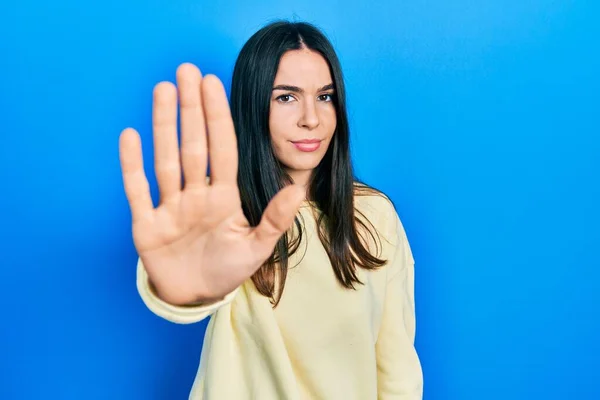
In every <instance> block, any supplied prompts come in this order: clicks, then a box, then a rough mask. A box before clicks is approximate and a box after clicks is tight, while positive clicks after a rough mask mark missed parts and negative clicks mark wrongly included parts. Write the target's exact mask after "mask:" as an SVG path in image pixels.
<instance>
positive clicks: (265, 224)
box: [251, 185, 306, 257]
mask: <svg viewBox="0 0 600 400" xmlns="http://www.w3.org/2000/svg"><path fill="white" fill-rule="evenodd" d="M305 197H306V191H305V189H304V188H303V187H302V186H299V185H289V186H287V187H286V188H284V189H282V190H281V191H280V192H279V193H277V194H276V195H275V197H273V199H271V201H270V202H269V204H268V205H267V208H266V209H265V212H264V213H263V215H262V218H261V220H260V223H259V224H258V226H257V227H256V228H255V229H254V231H253V232H252V236H253V237H252V238H251V239H252V240H253V241H254V246H255V248H256V250H257V253H258V254H261V255H264V256H265V257H268V255H269V254H271V252H272V251H273V249H274V248H275V245H276V244H277V241H278V240H279V238H280V237H281V235H283V233H285V232H286V231H287V230H288V229H289V228H290V227H291V226H292V223H293V222H294V217H295V216H296V213H297V212H298V208H299V207H300V204H301V203H302V201H303V200H304V198H305Z"/></svg>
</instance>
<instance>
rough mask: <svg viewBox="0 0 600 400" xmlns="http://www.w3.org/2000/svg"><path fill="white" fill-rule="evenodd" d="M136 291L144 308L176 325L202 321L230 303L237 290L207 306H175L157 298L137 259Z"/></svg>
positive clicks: (142, 265)
mask: <svg viewBox="0 0 600 400" xmlns="http://www.w3.org/2000/svg"><path fill="white" fill-rule="evenodd" d="M137 290H138V293H139V294H140V297H141V298H142V300H143V301H144V304H146V307H148V308H149V309H150V311H152V312H153V313H154V314H156V315H157V316H159V317H162V318H164V319H166V320H167V321H171V322H174V323H178V324H192V323H195V322H199V321H202V320H203V319H205V318H206V317H208V316H209V315H211V314H213V313H214V312H215V311H217V310H218V309H219V308H221V307H222V306H224V305H226V304H229V303H231V301H232V300H233V298H234V297H235V295H236V293H237V291H238V290H239V288H238V289H235V290H234V291H233V292H231V293H229V294H228V295H227V296H225V297H224V298H223V299H222V300H219V301H217V302H213V303H208V304H190V305H189V306H175V305H172V304H169V303H167V302H165V301H164V300H162V299H161V298H160V297H158V295H157V294H156V291H155V290H154V287H153V286H152V284H151V282H150V280H149V279H148V274H147V273H146V270H145V269H144V264H143V263H142V260H141V259H139V258H138V264H137Z"/></svg>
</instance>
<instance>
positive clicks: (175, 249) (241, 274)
mask: <svg viewBox="0 0 600 400" xmlns="http://www.w3.org/2000/svg"><path fill="white" fill-rule="evenodd" d="M176 77H177V87H176V86H175V85H173V84H172V83H168V82H161V83H158V84H157V85H156V87H155V88H154V99H153V113H152V120H153V137H154V162H155V173H156V179H157V183H158V187H159V193H160V200H159V204H158V206H157V207H154V205H153V203H152V198H151V196H150V190H149V184H148V179H147V178H146V175H145V173H144V166H143V158H142V145H141V139H140V136H139V134H138V132H137V131H135V130H134V129H132V128H127V129H125V130H124V131H123V132H122V133H121V136H120V139H119V153H120V161H121V169H122V173H123V183H124V187H125V193H126V195H127V199H128V202H129V205H130V209H131V214H132V232H133V240H134V244H135V247H136V249H137V252H138V254H139V256H140V258H141V260H142V263H143V265H144V267H145V269H146V271H147V273H148V276H149V278H150V281H151V282H152V284H153V285H154V287H155V289H156V292H157V294H158V296H159V297H160V298H162V299H163V300H164V301H166V302H168V303H171V304H175V305H184V304H189V303H192V302H197V301H207V302H211V301H216V300H218V299H221V298H223V297H224V296H225V295H227V294H228V293H230V292H232V291H233V290H234V289H235V288H237V287H238V286H239V285H241V284H242V283H243V282H244V281H245V280H246V279H248V278H249V277H251V276H252V274H253V273H254V272H255V271H256V270H257V269H258V268H259V267H260V266H261V265H262V264H263V263H264V261H265V260H266V259H267V258H268V257H269V256H270V254H271V252H272V251H273V249H274V247H275V245H276V243H277V240H278V239H279V238H280V237H281V235H282V234H283V233H284V232H285V231H286V230H287V229H289V228H290V227H291V225H292V223H293V220H294V216H295V215H296V212H297V211H298V208H299V206H300V204H301V202H302V201H303V199H304V198H305V191H304V189H303V188H301V187H300V186H297V185H291V186H288V187H286V188H285V189H283V190H281V191H280V192H279V193H278V194H277V195H276V196H275V197H274V198H273V199H272V200H271V202H270V203H269V205H268V207H267V209H266V210H265V212H264V214H263V216H262V219H261V222H260V224H259V225H258V226H257V227H255V228H254V227H251V226H250V225H249V223H248V221H247V219H246V218H245V216H244V213H243V211H242V206H241V201H240V195H239V189H238V186H237V171H238V153H237V141H236V135H235V130H234V125H233V121H232V118H231V112H230V109H229V104H228V102H227V97H226V94H225V90H224V88H223V85H222V83H221V81H220V80H219V79H218V78H217V77H216V76H214V75H207V76H206V77H204V78H203V77H202V76H201V73H200V71H199V70H198V68H196V67H195V66H194V65H192V64H188V63H185V64H182V65H181V66H179V68H178V69H177V74H176ZM178 100H179V108H180V124H181V144H179V143H178V139H177V109H178ZM205 127H207V128H208V134H207V132H206V128H205ZM209 154H210V182H208V181H207V175H206V171H207V165H208V159H209ZM182 177H183V181H184V184H183V185H182Z"/></svg>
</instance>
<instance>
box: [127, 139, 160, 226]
mask: <svg viewBox="0 0 600 400" xmlns="http://www.w3.org/2000/svg"><path fill="white" fill-rule="evenodd" d="M119 159H120V161H121V171H122V173H123V185H124V187H125V194H126V196H127V200H128V201H129V207H130V209H131V216H132V219H133V222H134V223H135V222H137V221H139V220H141V219H146V218H149V217H150V215H151V214H152V211H153V210H154V206H153V205H152V197H151V195H150V185H149V184H148V179H147V178H146V174H145V173H144V159H143V156H142V142H141V140H140V135H139V134H138V133H137V132H136V131H135V130H134V129H131V128H127V129H125V130H123V132H122V133H121V136H120V137H119Z"/></svg>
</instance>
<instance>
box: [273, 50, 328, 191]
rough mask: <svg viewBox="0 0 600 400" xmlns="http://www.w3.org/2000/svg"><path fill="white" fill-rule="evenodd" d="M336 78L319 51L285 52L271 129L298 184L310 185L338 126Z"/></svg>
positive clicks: (279, 153) (276, 147)
mask: <svg viewBox="0 0 600 400" xmlns="http://www.w3.org/2000/svg"><path fill="white" fill-rule="evenodd" d="M334 96H335V92H334V89H333V79H332V77H331V73H330V72H329V65H328V64H327V61H326V60H325V58H323V56H321V55H320V54H319V53H317V52H314V51H311V50H308V49H300V50H292V51H288V52H287V53H285V54H284V55H283V57H282V58H281V61H280V63H279V68H278V70H277V75H276V76H275V82H274V85H273V92H272V95H271V112H270V115H269V128H270V132H271V141H272V143H273V149H274V151H275V155H276V157H277V159H278V160H279V161H280V162H281V163H282V164H283V166H284V168H285V169H286V171H287V172H288V173H289V174H290V176H291V177H292V179H293V180H294V183H296V184H302V185H306V184H307V183H308V180H309V178H310V175H311V173H312V171H313V169H314V168H315V167H317V165H319V163H320V162H321V160H322V159H323V157H324V156H325V153H326V152H327V148H328V147H329V143H331V139H332V137H333V133H334V131H335V127H336V122H337V118H336V113H335V106H334V103H333V99H334Z"/></svg>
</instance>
